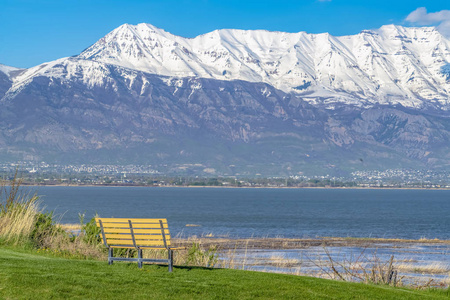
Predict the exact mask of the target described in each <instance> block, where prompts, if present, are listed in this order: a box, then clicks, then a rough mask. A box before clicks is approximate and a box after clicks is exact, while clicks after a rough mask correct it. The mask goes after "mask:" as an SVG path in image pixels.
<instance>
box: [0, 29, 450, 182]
mask: <svg viewBox="0 0 450 300" xmlns="http://www.w3.org/2000/svg"><path fill="white" fill-rule="evenodd" d="M449 49H450V42H449V41H448V40H447V39H446V38H444V37H443V36H441V35H440V34H439V32H437V31H436V30H435V29H434V28H430V27H426V28H404V27H400V26H393V25H390V26H384V27H382V28H380V29H378V30H372V31H364V32H361V33H360V34H358V35H354V36H343V37H333V36H331V35H329V34H307V33H304V32H300V33H282V32H268V31H242V30H217V31H214V32H211V33H208V34H205V35H202V36H198V37H196V38H193V39H186V38H182V37H179V36H175V35H172V34H170V33H167V32H165V31H163V30H161V29H158V28H155V27H153V26H151V25H149V24H139V25H136V26H132V25H123V26H121V27H119V28H117V29H115V30H113V31H112V32H111V33H109V34H108V35H106V36H105V37H104V38H102V39H101V40H99V41H98V42H97V43H95V44H94V45H92V46H91V47H89V48H87V49H86V50H85V51H83V52H82V53H81V54H80V55H77V56H73V57H67V58H61V59H58V60H55V61H51V62H48V63H44V64H41V65H38V66H35V67H32V68H29V69H26V70H22V69H15V68H11V67H6V66H3V65H0V116H1V118H0V159H2V158H3V159H9V160H14V159H34V160H41V159H45V160H49V161H65V162H73V161H76V162H82V163H84V162H86V161H89V162H92V161H96V162H102V163H118V162H120V163H146V164H147V163H151V164H156V165H158V164H160V165H164V166H165V167H164V168H169V169H171V168H172V169H171V170H175V171H174V172H175V173H176V172H178V171H179V170H178V169H177V168H181V169H180V170H188V169H189V168H190V167H185V166H184V165H189V166H199V165H201V166H203V167H205V168H206V169H211V168H213V169H217V170H219V169H220V170H222V171H221V172H222V174H237V173H240V174H248V175H251V174H253V175H254V174H256V173H260V174H266V175H275V174H298V172H305V171H311V172H315V171H317V170H319V171H320V172H322V173H323V172H329V171H330V170H332V171H333V170H334V171H335V172H341V171H348V170H356V169H367V168H387V167H392V166H395V167H414V168H416V167H425V168H445V167H446V166H448V165H450V149H449V145H450V122H448V120H449V115H448V112H449V109H450V101H449V95H450V92H449V91H450V87H449V85H450V64H449V61H450V52H449V51H450V50H449ZM362 162H364V163H363V164H362ZM180 165H181V167H180ZM186 168H188V169H186ZM319 171H317V172H319ZM180 172H181V171H180ZM183 172H184V171H183ZM186 172H188V171H186Z"/></svg>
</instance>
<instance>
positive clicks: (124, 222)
mask: <svg viewBox="0 0 450 300" xmlns="http://www.w3.org/2000/svg"><path fill="white" fill-rule="evenodd" d="M95 222H96V223H97V226H98V227H100V230H101V234H102V240H103V243H104V244H105V246H106V247H107V248H108V263H109V264H110V265H111V264H112V263H113V261H115V260H117V261H137V262H138V266H139V268H142V263H143V262H163V263H167V264H168V265H169V272H172V270H173V250H176V249H177V248H174V247H172V246H171V245H170V232H169V226H168V225H167V220H166V219H128V218H95ZM114 248H128V249H136V250H137V252H138V257H137V258H125V257H114V256H113V249H114ZM143 249H155V250H158V249H165V250H167V252H168V258H167V259H149V258H143V257H142V250H143Z"/></svg>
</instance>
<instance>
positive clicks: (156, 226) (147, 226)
mask: <svg viewBox="0 0 450 300" xmlns="http://www.w3.org/2000/svg"><path fill="white" fill-rule="evenodd" d="M131 223H132V224H133V228H136V229H161V225H160V224H135V223H133V222H131ZM102 225H103V228H130V224H128V222H127V223H105V222H103V221H102ZM98 226H99V227H100V224H98ZM163 227H164V229H168V226H167V224H166V225H163Z"/></svg>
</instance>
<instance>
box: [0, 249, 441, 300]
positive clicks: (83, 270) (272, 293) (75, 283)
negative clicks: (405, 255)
mask: <svg viewBox="0 0 450 300" xmlns="http://www.w3.org/2000/svg"><path fill="white" fill-rule="evenodd" d="M0 298H1V299H42V298H44V299H47V298H75V299H76V298H79V299H116V298H117V299H119V298H120V299H165V298H170V299H252V298H269V299H449V291H448V290H428V291H417V290H408V289H399V288H392V287H388V286H373V285H365V284H359V283H346V282H340V281H332V280H324V279H318V278H312V277H300V276H293V275H282V274H270V273H260V272H250V271H239V270H228V269H205V268H198V267H192V268H191V267H175V269H174V272H173V273H168V272H167V266H156V265H144V267H143V268H142V269H138V267H137V264H136V263H119V262H115V263H114V265H112V266H110V265H108V264H107V263H106V262H105V261H86V260H76V259H64V258H55V257H50V256H48V255H47V256H45V255H41V254H37V253H35V252H32V251H25V250H16V249H11V248H0Z"/></svg>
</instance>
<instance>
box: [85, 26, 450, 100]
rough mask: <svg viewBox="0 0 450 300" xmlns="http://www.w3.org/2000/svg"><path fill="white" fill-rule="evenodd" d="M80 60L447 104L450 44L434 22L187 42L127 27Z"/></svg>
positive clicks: (220, 35) (237, 33) (220, 34)
mask: <svg viewBox="0 0 450 300" xmlns="http://www.w3.org/2000/svg"><path fill="white" fill-rule="evenodd" d="M79 57H80V58H83V59H86V60H94V61H99V62H104V63H108V64H115V65H119V66H123V67H126V68H130V69H135V70H140V71H144V72H149V73H154V74H159V75H164V76H172V77H203V78H214V79H218V80H237V79H238V80H245V81H250V82H265V83H268V84H271V85H272V86H274V87H276V88H278V89H281V90H283V91H285V92H294V93H297V94H301V95H304V96H305V99H310V101H311V102H314V103H322V104H326V103H337V102H342V103H346V104H357V105H372V104H377V103H378V104H402V105H403V106H408V107H415V108H419V107H424V106H430V105H431V106H439V107H442V108H446V107H447V108H448V106H449V104H450V100H449V95H450V82H449V80H448V72H447V71H446V70H447V69H446V67H445V66H447V65H448V64H449V63H450V41H449V40H448V39H446V38H445V37H444V36H442V35H441V34H440V33H439V32H438V31H437V30H436V29H435V28H434V27H420V28H414V27H411V28H409V27H402V26H395V25H387V26H383V27H381V28H380V29H378V30H366V31H362V32H361V33H359V34H357V35H352V36H340V37H335V36H332V35H330V34H328V33H323V34H308V33H305V32H298V33H285V32H269V31H264V30H252V31H250V30H235V29H224V30H215V31H213V32H210V33H207V34H204V35H200V36H197V37H195V38H192V39H188V38H183V37H180V36H176V35H173V34H171V33H168V32H166V31H164V30H162V29H159V28H156V27H154V26H152V25H150V24H138V25H129V24H125V25H122V26H120V27H118V28H117V29H115V30H113V31H112V32H110V33H109V34H107V35H106V36H105V37H104V38H102V39H100V40H99V41H98V42H97V43H95V44H94V45H92V46H91V47H89V48H88V49H86V50H85V51H83V52H82V53H81V54H80V55H79Z"/></svg>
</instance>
